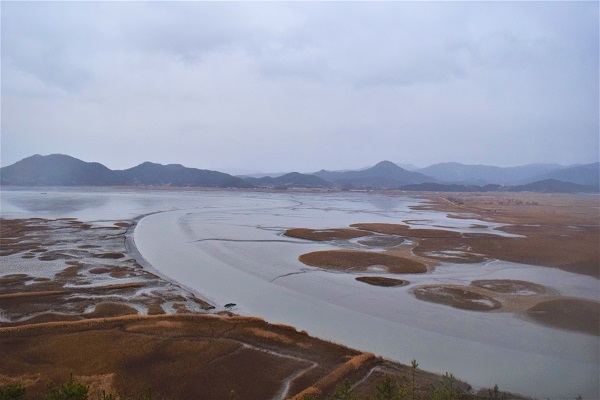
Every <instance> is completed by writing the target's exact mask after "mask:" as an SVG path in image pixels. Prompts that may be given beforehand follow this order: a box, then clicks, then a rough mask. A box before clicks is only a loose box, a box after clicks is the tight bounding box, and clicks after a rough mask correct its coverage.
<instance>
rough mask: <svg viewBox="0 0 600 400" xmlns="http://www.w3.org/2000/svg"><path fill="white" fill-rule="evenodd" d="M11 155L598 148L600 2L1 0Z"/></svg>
mask: <svg viewBox="0 0 600 400" xmlns="http://www.w3.org/2000/svg"><path fill="white" fill-rule="evenodd" d="M1 7H2V9H1V13H2V14H1V15H2V92H1V94H2V123H1V124H2V132H1V134H2V138H1V145H2V149H1V155H2V159H1V164H2V166H6V165H10V164H12V163H14V162H16V161H18V160H20V159H23V158H25V157H28V156H30V155H33V154H36V153H39V154H52V153H63V154H69V155H72V156H74V157H77V158H80V159H83V160H84V161H97V162H101V163H103V164H105V165H106V166H108V167H109V168H112V169H124V168H129V167H133V166H135V165H137V164H139V163H141V162H143V161H154V162H159V163H163V164H167V163H181V164H184V165H186V166H189V167H196V168H206V169H218V170H225V171H230V172H240V170H248V171H250V170H252V171H255V170H256V171H258V170H260V171H265V172H277V171H292V170H295V171H302V172H307V171H314V170H318V169H321V168H325V169H346V168H348V169H349V168H360V167H364V166H369V165H373V164H375V163H377V162H379V161H381V160H390V161H393V162H397V163H411V164H415V165H417V166H427V165H429V164H433V163H437V162H444V161H457V162H461V163H465V164H490V165H498V166H513V165H522V164H527V163H546V162H548V163H561V164H574V163H589V162H594V161H597V160H598V158H599V138H598V136H599V100H598V98H599V77H598V71H599V64H598V52H599V44H598V35H599V28H598V25H599V22H598V20H599V3H598V2H597V1H591V2H499V3H496V2H494V3H491V2H425V3H423V2H418V3H416V2H366V3H362V2H361V3H357V2H327V3H320V2H308V3H289V2H286V3H280V2H274V3H272V2H267V3H251V2H249V3H248V2H245V3H208V2H148V3H144V2H83V1H80V2H7V1H2V2H1Z"/></svg>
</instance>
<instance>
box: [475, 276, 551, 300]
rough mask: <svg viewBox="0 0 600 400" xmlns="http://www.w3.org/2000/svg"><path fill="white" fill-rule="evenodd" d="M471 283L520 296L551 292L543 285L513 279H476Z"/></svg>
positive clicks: (493, 290)
mask: <svg viewBox="0 0 600 400" xmlns="http://www.w3.org/2000/svg"><path fill="white" fill-rule="evenodd" d="M471 285H473V286H478V287H481V288H484V289H487V290H491V291H492V292H497V293H503V294H513V295H519V296H538V295H542V294H547V293H549V292H550V289H548V288H547V287H545V286H543V285H539V284H537V283H533V282H527V281H518V280H512V279H486V280H476V281H473V282H471Z"/></svg>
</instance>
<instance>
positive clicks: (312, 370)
mask: <svg viewBox="0 0 600 400" xmlns="http://www.w3.org/2000/svg"><path fill="white" fill-rule="evenodd" d="M0 222H1V224H0V229H1V234H2V236H1V239H2V242H1V245H2V246H1V249H0V251H1V252H2V258H1V261H2V270H1V271H0V308H1V309H2V317H1V319H0V354H2V367H1V369H0V387H2V386H4V385H8V384H12V383H19V384H22V385H24V386H25V387H26V388H27V393H28V396H29V397H30V398H44V397H45V394H46V393H47V390H48V387H49V385H51V384H53V383H56V382H64V381H66V380H67V379H68V378H69V376H70V375H71V374H73V378H74V379H75V380H76V381H78V382H81V383H84V384H86V385H89V386H90V395H91V396H92V398H96V397H98V398H101V394H102V393H103V392H105V393H112V394H114V395H118V394H127V395H130V396H133V397H135V398H137V397H136V396H139V395H140V394H141V393H147V392H148V390H151V391H152V393H154V395H155V397H156V398H164V399H198V398H207V399H208V398H210V399H230V398H231V396H239V397H240V398H243V399H257V400H259V399H267V398H274V399H286V398H307V397H305V396H308V395H315V396H319V398H327V397H328V396H329V395H331V394H332V393H333V391H334V390H335V389H336V387H338V386H339V385H341V384H343V383H345V382H346V381H348V382H350V383H351V384H352V385H353V386H354V389H355V392H356V393H360V394H362V395H365V396H374V395H375V392H376V386H377V385H379V384H380V383H381V380H382V379H383V377H384V376H386V375H390V376H393V377H394V379H396V380H397V381H403V380H405V379H406V376H408V374H409V370H410V368H409V367H407V366H405V365H402V364H399V363H394V362H390V361H388V360H384V359H382V358H380V357H376V356H374V355H373V354H370V353H362V352H360V351H357V350H353V349H350V348H347V347H345V346H342V345H338V344H335V343H331V342H327V341H323V340H320V339H317V338H313V337H310V336H309V335H307V334H306V333H305V332H298V331H296V329H294V328H293V327H290V326H285V325H278V324H270V323H267V322H265V321H264V320H262V319H259V318H255V317H240V316H235V315H234V314H232V313H230V312H228V311H226V310H220V311H219V310H216V309H214V307H213V306H212V305H211V304H210V303H208V302H207V301H205V300H203V299H200V298H197V297H196V296H195V295H194V294H193V293H190V292H188V291H187V290H185V289H183V288H181V287H179V286H177V285H174V284H172V283H170V282H167V281H165V280H163V279H161V278H160V277H158V276H156V275H155V274H153V273H151V272H149V271H147V270H145V269H144V268H142V267H141V266H140V264H139V263H138V262H137V261H136V260H135V259H133V258H131V257H130V256H129V255H128V254H129V253H128V252H127V249H126V248H125V243H126V240H125V235H126V232H127V229H131V227H132V224H133V221H118V222H116V223H114V224H108V225H100V226H92V225H89V224H85V223H82V222H80V221H78V220H75V219H54V220H48V219H22V220H5V219H3V220H1V221H0ZM415 379H416V381H415V390H416V392H415V393H416V396H417V398H420V397H422V396H425V395H426V394H427V393H428V392H429V391H430V390H431V388H432V387H435V386H439V385H440V384H441V383H440V382H441V379H442V378H441V377H440V376H439V375H435V374H432V373H428V372H425V371H421V370H418V371H417V373H416V378H415ZM457 385H458V387H460V388H462V389H467V388H468V385H467V384H465V383H462V382H457Z"/></svg>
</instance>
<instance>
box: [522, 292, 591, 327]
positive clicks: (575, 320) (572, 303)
mask: <svg viewBox="0 0 600 400" xmlns="http://www.w3.org/2000/svg"><path fill="white" fill-rule="evenodd" d="M525 315H526V316H527V318H530V319H531V320H533V321H535V322H538V323H540V324H542V325H546V326H550V327H554V328H561V329H567V330H572V331H577V332H582V333H587V334H589V335H596V336H600V303H599V302H597V301H592V300H585V299H554V300H548V301H544V302H541V303H539V304H536V305H535V306H533V307H531V308H529V309H528V310H527V311H526V313H525Z"/></svg>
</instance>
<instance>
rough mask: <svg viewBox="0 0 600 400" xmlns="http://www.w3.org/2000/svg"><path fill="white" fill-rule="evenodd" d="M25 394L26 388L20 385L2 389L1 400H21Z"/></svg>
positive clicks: (0, 392) (0, 388)
mask: <svg viewBox="0 0 600 400" xmlns="http://www.w3.org/2000/svg"><path fill="white" fill-rule="evenodd" d="M25 392H26V390H25V387H24V386H23V385H21V384H19V383H14V384H12V385H8V386H4V387H0V400H20V399H22V398H23V396H25Z"/></svg>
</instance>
